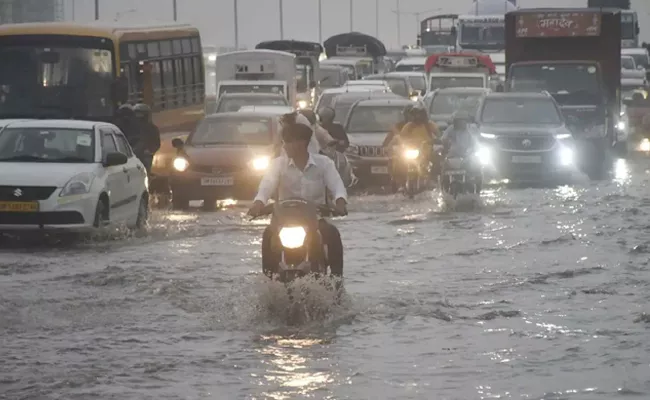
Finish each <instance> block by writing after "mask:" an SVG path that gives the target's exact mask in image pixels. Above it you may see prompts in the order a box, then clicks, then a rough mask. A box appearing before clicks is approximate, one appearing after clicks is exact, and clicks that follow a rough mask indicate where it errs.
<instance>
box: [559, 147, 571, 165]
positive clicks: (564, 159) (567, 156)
mask: <svg viewBox="0 0 650 400" xmlns="http://www.w3.org/2000/svg"><path fill="white" fill-rule="evenodd" d="M560 164H562V166H564V167H568V166H569V165H573V149H570V148H568V147H562V148H561V149H560Z"/></svg>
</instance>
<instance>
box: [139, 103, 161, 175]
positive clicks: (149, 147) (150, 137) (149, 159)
mask: <svg viewBox="0 0 650 400" xmlns="http://www.w3.org/2000/svg"><path fill="white" fill-rule="evenodd" d="M133 112H134V113H135V118H136V120H137V124H138V131H139V136H140V138H139V140H138V143H137V146H136V147H135V148H134V149H133V151H134V152H135V155H136V156H137V157H138V159H140V161H142V163H143V164H144V166H145V168H146V169H147V174H151V164H152V163H153V156H154V154H156V152H157V151H158V150H159V149H160V131H159V130H158V127H157V126H156V125H154V123H153V120H152V117H151V109H150V108H149V106H148V105H146V104H142V103H139V104H136V105H135V106H134V107H133Z"/></svg>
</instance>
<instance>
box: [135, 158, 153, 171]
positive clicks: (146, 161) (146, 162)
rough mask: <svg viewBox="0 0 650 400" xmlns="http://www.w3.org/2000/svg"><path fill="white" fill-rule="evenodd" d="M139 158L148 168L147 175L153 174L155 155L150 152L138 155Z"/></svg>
mask: <svg viewBox="0 0 650 400" xmlns="http://www.w3.org/2000/svg"><path fill="white" fill-rule="evenodd" d="M138 159H139V160H140V162H141V163H142V164H144V168H145V169H146V170H147V175H148V176H151V165H152V164H153V156H152V155H150V154H144V155H140V156H138Z"/></svg>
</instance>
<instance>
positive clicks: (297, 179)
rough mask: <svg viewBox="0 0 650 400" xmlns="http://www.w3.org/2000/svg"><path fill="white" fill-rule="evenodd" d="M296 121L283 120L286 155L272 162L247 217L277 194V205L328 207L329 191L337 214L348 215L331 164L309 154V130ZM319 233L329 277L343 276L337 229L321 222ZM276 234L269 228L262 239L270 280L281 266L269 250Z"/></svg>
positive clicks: (292, 117) (265, 269)
mask: <svg viewBox="0 0 650 400" xmlns="http://www.w3.org/2000/svg"><path fill="white" fill-rule="evenodd" d="M297 117H298V114H296V113H292V114H286V115H284V116H283V117H282V124H283V129H282V141H283V145H284V150H285V152H286V154H283V155H281V156H280V157H277V158H275V159H274V160H273V161H272V163H271V165H270V166H269V168H268V170H267V173H266V174H265V175H264V177H263V179H262V181H261V182H260V186H259V190H258V193H257V196H255V200H254V203H253V206H252V207H251V209H250V210H249V211H248V214H249V215H251V216H253V217H257V216H259V215H260V214H261V213H262V210H263V209H264V206H265V204H266V203H267V202H268V200H269V199H270V198H271V196H272V195H273V194H274V193H275V191H276V190H277V191H278V201H283V200H286V199H295V198H301V199H304V200H307V201H309V202H312V203H314V204H316V205H324V204H327V191H329V192H330V193H332V195H333V197H334V199H335V205H334V209H335V210H336V212H337V213H338V214H341V215H347V191H346V189H345V185H344V184H343V181H342V180H341V177H340V176H339V173H338V171H337V170H336V167H335V166H334V162H333V161H332V160H330V159H329V158H328V157H326V156H323V155H320V154H314V153H311V152H309V150H308V146H309V142H310V140H311V138H312V136H313V131H312V128H311V127H310V126H308V125H305V124H304V123H300V122H298V121H297ZM318 230H319V232H320V234H321V236H322V238H323V242H324V244H326V245H327V261H328V263H329V267H330V271H331V273H332V275H335V276H339V277H341V276H343V244H342V242H341V235H340V233H339V231H338V229H336V227H335V226H334V225H332V224H330V223H328V222H327V221H325V220H324V219H322V218H321V219H320V221H319V228H318ZM275 234H276V232H274V230H273V229H272V227H270V226H269V227H267V228H266V229H265V230H264V235H263V238H262V270H263V272H264V274H265V275H267V276H269V277H272V276H273V274H274V273H276V272H277V267H278V265H279V263H280V257H279V255H278V254H277V253H276V252H274V251H273V247H272V242H273V239H274V235H275Z"/></svg>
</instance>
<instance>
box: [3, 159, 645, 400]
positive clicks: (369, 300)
mask: <svg viewBox="0 0 650 400" xmlns="http://www.w3.org/2000/svg"><path fill="white" fill-rule="evenodd" d="M648 169H650V164H649V163H644V164H642V163H641V162H637V163H636V165H635V166H631V167H626V166H625V165H624V164H620V165H619V166H618V171H617V178H616V179H614V180H612V181H608V182H599V183H590V182H582V183H578V184H576V185H574V186H573V187H563V188H559V189H506V188H496V189H494V190H489V191H487V192H486V195H485V201H484V203H485V204H484V206H483V207H482V209H481V210H478V211H469V212H447V211H445V210H444V208H443V207H441V206H440V204H439V201H438V196H437V194H433V195H423V196H420V197H419V198H417V199H415V200H413V201H409V200H406V199H404V198H402V197H400V196H392V195H391V196H359V197H354V198H352V205H351V207H350V215H349V216H348V217H346V218H344V219H340V220H338V221H336V224H337V226H338V227H339V228H340V230H341V233H342V236H343V239H344V245H345V247H346V265H345V274H346V282H345V285H346V289H347V296H346V298H345V299H344V300H343V302H342V303H341V304H340V305H338V304H336V303H335V302H334V301H333V298H332V296H331V294H329V292H327V291H325V290H324V289H322V288H320V287H319V286H318V285H317V284H315V283H310V282H305V283H304V285H305V286H307V287H309V288H310V289H311V291H310V295H309V296H310V297H309V299H308V303H309V304H307V305H308V308H309V309H310V310H316V311H318V313H320V314H322V315H321V316H320V317H319V318H306V320H305V321H303V322H304V323H301V324H299V325H295V326H294V325H290V324H287V321H286V318H283V313H282V310H283V307H284V306H285V305H286V302H287V299H286V293H285V291H283V290H282V289H281V288H280V287H278V286H277V285H273V284H270V283H269V282H267V281H266V280H265V279H263V278H262V277H261V276H260V275H261V273H260V270H261V267H260V241H261V232H262V230H263V228H264V223H265V221H259V222H255V223H251V222H249V221H248V220H247V218H245V216H244V213H245V211H246V209H245V208H244V207H232V208H229V209H227V210H224V211H220V212H199V211H195V212H190V213H170V212H162V211H159V212H156V213H155V215H154V217H153V221H152V227H151V232H149V234H148V235H145V236H143V237H128V238H111V239H107V240H98V241H96V242H94V243H89V244H82V245H79V246H76V247H75V248H66V249H52V248H40V247H39V248H27V249H9V248H7V246H4V247H3V248H2V249H1V250H0V251H1V252H0V398H2V399H11V400H17V399H84V400H86V399H100V398H101V399H120V400H126V399H139V400H140V399H143V400H144V399H156V400H158V399H226V400H230V399H304V398H314V399H434V398H435V399H454V400H456V399H459V400H460V399H504V398H512V399H590V400H593V399H615V398H622V397H626V398H628V397H630V396H632V397H637V398H649V397H650V330H649V329H650V325H649V324H650V316H648V315H646V314H645V312H649V313H650V306H648V302H649V300H650V287H649V285H650V271H649V268H650V267H649V265H648V263H649V261H650V237H649V236H648V230H649V229H650V196H649V194H650V189H649V187H648V184H649V183H650V172H648V171H647V170H648ZM307 317H309V315H307ZM635 395H636V396H635Z"/></svg>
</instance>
